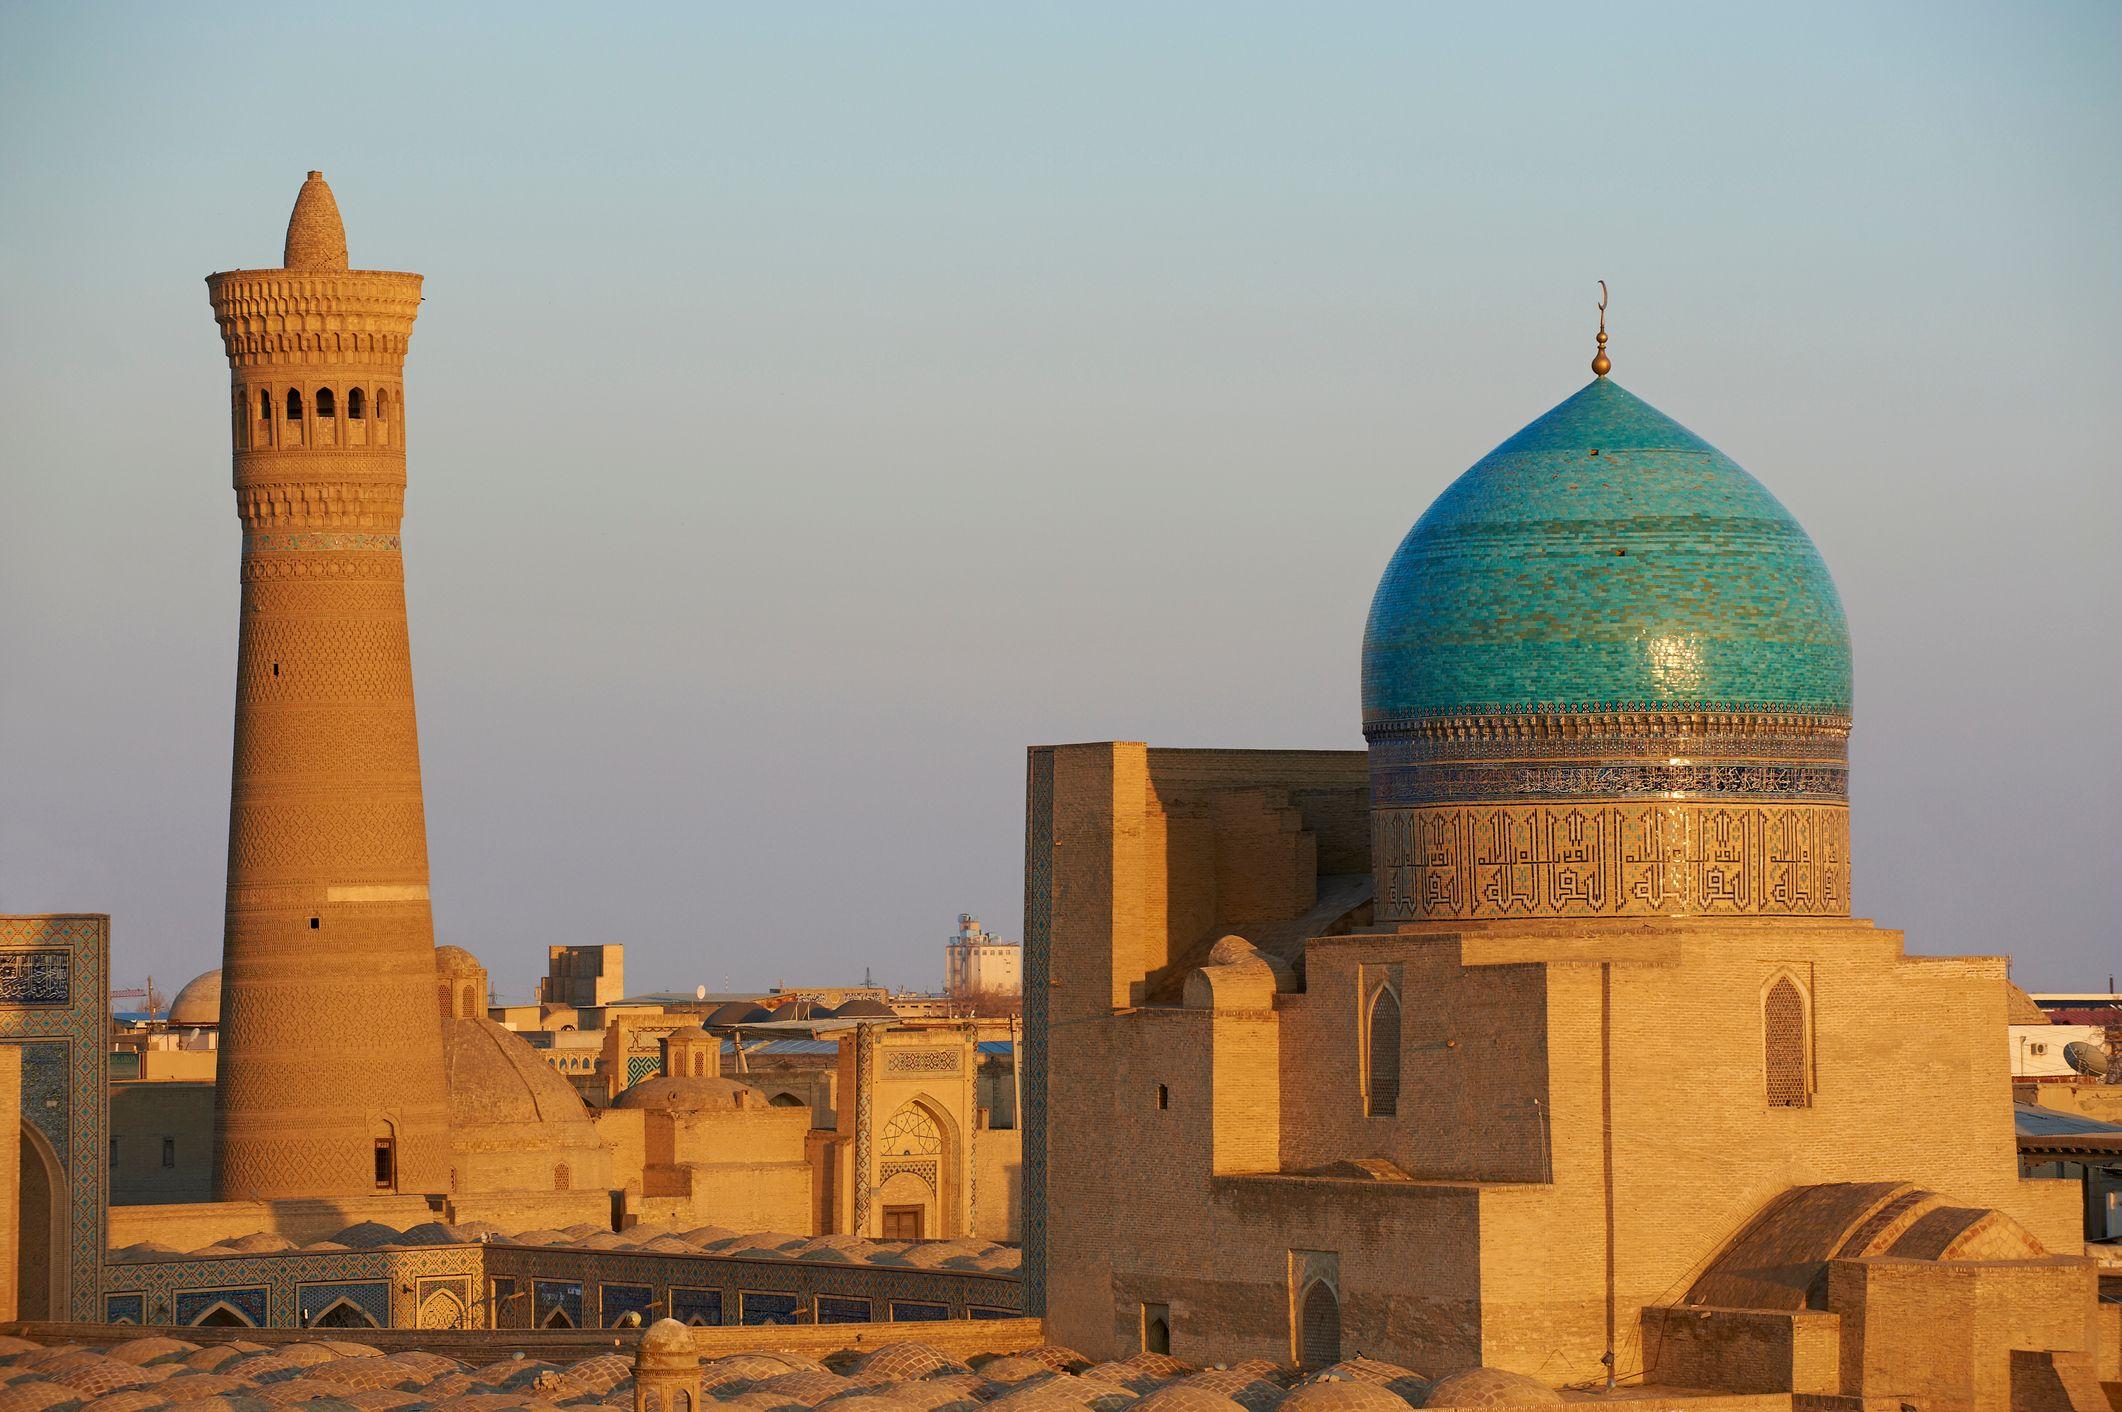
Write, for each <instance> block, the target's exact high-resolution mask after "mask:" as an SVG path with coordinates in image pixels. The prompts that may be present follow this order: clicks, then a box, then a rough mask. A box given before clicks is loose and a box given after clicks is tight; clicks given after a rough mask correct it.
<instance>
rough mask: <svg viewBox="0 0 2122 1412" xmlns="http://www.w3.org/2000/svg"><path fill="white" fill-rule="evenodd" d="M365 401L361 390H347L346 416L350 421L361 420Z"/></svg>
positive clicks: (350, 388) (354, 388)
mask: <svg viewBox="0 0 2122 1412" xmlns="http://www.w3.org/2000/svg"><path fill="white" fill-rule="evenodd" d="M363 400H364V399H363V397H362V394H361V389H360V388H358V387H349V388H348V389H347V390H346V415H347V419H348V420H349V421H356V422H358V421H360V420H361V416H362V402H363Z"/></svg>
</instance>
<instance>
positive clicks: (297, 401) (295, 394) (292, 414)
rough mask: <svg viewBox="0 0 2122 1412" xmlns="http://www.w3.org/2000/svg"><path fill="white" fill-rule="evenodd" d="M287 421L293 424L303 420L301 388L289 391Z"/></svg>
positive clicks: (292, 388)
mask: <svg viewBox="0 0 2122 1412" xmlns="http://www.w3.org/2000/svg"><path fill="white" fill-rule="evenodd" d="M287 419H288V420H289V421H291V422H299V421H301V420H302V389H301V388H299V387H291V388H289V389H288V390H287Z"/></svg>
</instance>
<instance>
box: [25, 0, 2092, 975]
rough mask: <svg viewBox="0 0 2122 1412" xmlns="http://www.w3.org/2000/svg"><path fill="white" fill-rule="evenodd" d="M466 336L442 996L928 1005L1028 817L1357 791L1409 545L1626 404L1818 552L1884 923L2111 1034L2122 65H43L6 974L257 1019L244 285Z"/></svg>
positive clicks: (1689, 45) (1531, 29)
mask: <svg viewBox="0 0 2122 1412" xmlns="http://www.w3.org/2000/svg"><path fill="white" fill-rule="evenodd" d="M311 167H318V168H322V169H323V170H324V172H325V173H326V175H327V177H328V178H329V179H330V181H331V183H332V185H333V187H334V189H335V190H336V192H337V194H338V198H339V204H340V207H341V209H342V211H343V212H344V213H345V217H346V224H347V233H348V241H349V245H350V249H351V252H352V256H353V262H354V263H355V264H356V265H357V266H368V267H380V268H387V269H411V270H418V271H422V272H424V273H425V274H426V276H427V290H426V292H427V302H426V304H425V306H424V308H423V310H422V313H421V316H420V321H419V325H418V329H417V331H416V334H415V337H414V339H413V345H412V357H411V360H410V362H409V364H408V367H407V380H408V398H407V412H408V418H409V424H410V436H409V444H410V447H411V457H412V459H411V467H410V472H411V490H410V498H409V511H408V519H407V526H406V528H407V534H406V544H407V551H408V580H409V593H410V601H411V613H412V634H413V653H414V667H415V671H416V674H417V682H418V692H419V709H420V731H421V746H422V759H423V764H424V768H425V772H426V782H427V810H428V825H429V834H430V840H431V856H432V864H433V871H434V883H433V895H434V898H435V916H436V924H437V925H436V930H437V937H438V940H441V941H446V942H453V943H456V944H459V945H463V946H467V947H469V948H471V949H472V950H474V951H476V952H477V953H479V954H480V955H481V956H482V957H483V958H484V959H485V960H486V962H487V963H488V965H489V966H490V968H491V969H492V971H493V973H494V976H495V980H496V983H497V985H498V986H499V987H500V988H501V989H502V990H503V991H504V992H505V993H506V992H516V993H521V992H522V991H524V990H525V989H527V987H528V984H529V981H530V977H531V976H532V975H533V974H534V973H535V972H536V971H537V970H539V969H541V967H542V956H543V950H542V948H543V947H545V946H546V945H547V944H550V943H559V942H606V941H620V942H624V943H626V945H627V948H628V963H629V977H630V980H631V981H632V983H633V986H634V987H635V988H636V989H647V988H651V987H664V986H680V985H682V986H686V987H690V986H692V985H694V984H696V983H705V984H708V985H710V986H711V987H719V986H721V985H722V984H723V982H724V981H725V980H727V981H729V982H731V983H733V984H735V985H737V986H752V985H763V984H769V983H772V982H774V981H776V980H786V981H788V982H791V983H794V982H798V981H816V982H822V981H846V980H849V979H858V978H859V977H860V976H861V975H862V973H863V970H864V968H865V967H874V969H875V971H876V974H877V977H878V978H879V979H880V980H888V981H891V982H893V983H898V984H911V985H922V986H933V985H935V984H937V983H938V982H939V981H940V978H941V966H942V956H941V953H940V946H941V943H942V941H943V939H944V937H945V935H946V934H947V933H948V932H949V931H950V930H951V928H952V926H953V925H954V919H955V916H956V914H957V913H958V912H959V911H961V910H969V911H972V912H975V913H977V914H978V915H979V916H980V917H981V918H982V919H983V920H984V921H986V922H987V923H988V924H989V925H990V926H991V927H992V928H993V929H995V930H996V931H999V932H1001V933H1002V934H1004V935H1006V936H1016V935H1018V934H1019V931H1020V928H1021V925H1022V922H1021V909H1022V891H1021V888H1022V857H1023V840H1022V835H1023V773H1024V756H1023V751H1024V747H1025V746H1026V745H1028V744H1033V743H1045V742H1054V741H1066V740H1083V739H1103V738H1113V737H1119V738H1127V739H1147V740H1149V741H1151V742H1154V743H1159V744H1165V745H1232V746H1317V747H1355V746H1358V745H1360V743H1361V740H1360V736H1359V733H1358V704H1357V679H1356V672H1357V652H1358V647H1359V644H1360V640H1361V636H1362V628H1363V619H1364V613H1365V610H1366V608H1367V606H1368V603H1369V599H1370V593H1371V589H1372V587H1373V586H1374V584H1375V583H1376V581H1377V577H1378V574H1379V572H1380V571H1381V570H1382V569H1383V567H1384V565H1385V562H1386V559H1387V558H1388V556H1389V555H1390V554H1391V552H1392V549H1393V546H1394V545H1395V544H1396V543H1397V541H1398V540H1399V538H1400V536H1401V535H1402V534H1403V533H1404V532H1405V530H1406V528H1407V526H1408V525H1409V524H1411V523H1412V522H1413V521H1414V519H1415V518H1416V517H1417V516H1418V515H1419V514H1420V513H1421V511H1422V509H1423V507H1424V506H1425V505H1427V503H1428V502H1429V500H1430V499H1431V497H1433V496H1434V495H1435V494H1436V493H1437V491H1438V490H1440V489H1441V488H1442V487H1443V486H1444V485H1445V484H1446V483H1447V482H1448V481H1449V480H1450V479H1451V478H1452V477H1453V476H1454V475H1456V474H1457V473H1458V472H1459V471H1461V470H1463V469H1464V468H1465V467H1466V466H1467V465H1469V464H1471V463H1472V462H1473V461H1474V460H1475V459H1477V458H1478V457H1479V456H1481V455H1482V454H1483V453H1484V452H1485V451H1487V450H1488V449H1489V448H1490V447H1491V446H1493V445H1494V444H1495V443H1496V442H1498V441H1500V440H1501V439H1502V438H1503V437H1505V436H1506V435H1508V434H1509V433H1510V432H1512V431H1513V430H1515V429H1516V428H1517V427H1518V426H1520V425H1521V424H1523V423H1524V422H1526V421H1528V420H1530V419H1531V418H1532V417H1533V416H1535V415H1537V414H1538V413H1540V412H1542V411H1544V410H1545V409H1546V408H1548V407H1549V406H1550V405H1552V404H1553V403H1555V402H1557V401H1559V400H1561V399H1562V398H1563V397H1564V396H1566V395H1567V394H1569V393H1570V392H1572V391H1573V390H1574V389H1575V388H1576V387H1577V386H1579V385H1580V384H1581V383H1582V382H1583V381H1585V380H1586V378H1587V377H1588V374H1587V372H1586V369H1585V364H1586V361H1587V360H1588V358H1589V357H1590V354H1591V334H1592V329H1593V312H1592V303H1593V299H1594V295H1595V284H1594V281H1595V280H1597V279H1599V278H1601V277H1603V278H1605V279H1607V280H1608V281H1609V282H1610V283H1611V285H1612V288H1613V308H1612V328H1613V335H1614V341H1613V356H1614V363H1615V373H1614V376H1615V379H1616V380H1617V381H1619V382H1621V383H1622V384H1624V385H1625V386H1627V387H1628V388H1630V389H1631V390H1632V391H1634V392H1636V393H1638V394H1639V395H1641V396H1644V397H1646V398H1647V399H1649V400H1650V401H1652V402H1653V403H1655V404H1656V405H1658V406H1659V407H1661V408H1663V409H1664V410H1665V411H1667V412H1668V413H1670V414H1672V415H1673V416H1675V417H1677V418H1679V419H1680V420H1681V421H1683V422H1685V423H1687V424H1688V425H1690V426H1692V427H1693V428H1695V429H1696V430H1697V431H1699V432H1701V433H1702V434H1704V435H1705V436H1707V437H1708V438H1709V439H1710V440H1712V441H1713V442H1715V443H1717V444H1718V445H1719V446H1721V447H1722V448H1723V449H1724V450H1725V451H1727V452H1728V453H1730V454H1731V455H1732V456H1733V457H1734V458H1736V459H1737V460H1738V461H1739V462H1740V463H1741V464H1743V465H1745V466H1747V467H1748V468H1749V469H1751V470H1752V471H1753V472H1754V473H1755V474H1756V475H1757V476H1759V477H1760V478H1761V479H1762V480H1764V481H1765V482H1766V483H1767V484H1768V485H1769V486H1770V487H1771V488H1772V489H1773V490H1774V491H1775V492H1776V493H1777V494H1778V495H1779V496H1780V497H1781V498H1782V499H1783V501H1784V502H1785V503H1786V504H1787V505H1789V506H1790V508H1791V509H1792V510H1793V511H1794V512H1795V513H1796V514H1797V515H1798V517H1799V518H1800V519H1801V520H1802V521H1803V522H1804V523H1805V524H1806V525H1807V527H1808V528H1809V529H1810V530H1811V531H1812V533H1813V535H1814V537H1815V539H1816V540H1817V541H1818V542H1819V544H1820V547H1821V549H1822V551H1823V552H1824V553H1825V555H1826V557H1827V561H1828V563H1829V564H1830V566H1831V567H1832V568H1833V570H1834V573H1835V576H1836V579H1837V581H1838V583H1839V585H1840V587H1841V591H1842V594H1843V597H1844V600H1845V602H1846V604H1847V607H1848V610H1849V617H1850V622H1851V627H1852V631H1853V633H1854V636H1855V640H1856V652H1857V696H1858V707H1857V710H1858V724H1857V731H1856V736H1855V744H1854V755H1855V770H1856V773H1855V781H1854V790H1855V801H1854V807H1855V810H1856V815H1855V830H1856V843H1855V847H1856V850H1857V851H1856V878H1857V882H1856V888H1857V893H1856V899H1857V905H1858V910H1859V911H1860V913H1862V914H1864V915H1868V916H1872V917H1876V918H1877V919H1879V920H1880V921H1881V922H1882V923H1883V924H1886V925H1890V926H1898V927H1905V928H1906V929H1907V931H1908V934H1909V940H1910V945H1911V946H1912V947H1913V948H1915V949H1918V950H1924V951H1938V952H1948V951H1977V952H1995V951H2009V952H2012V953H2015V954H2016V956H2017V958H2018V961H2017V970H2016V973H2015V974H2016V975H2017V977H2018V978H2019V979H2020V980H2021V981H2022V982H2024V983H2026V984H2028V985H2029V986H2032V987H2035V988H2063V987H2081V986H2082V987H2092V986H2098V985H2102V984H2104V983H2105V981H2106V977H2107V974H2108V973H2109V972H2110V971H2122V954H2118V953H2122V946H2118V945H2117V942H2118V940H2122V938H2118V932H2117V922H2118V917H2122V883H2118V874H2122V847H2118V839H2122V807H2118V803H2117V800H2118V798H2122V743H2118V734H2122V733H2118V730H2117V725H2116V715H2117V712H2116V703H2117V700H2118V698H2122V666H2118V662H2122V653H2118V650H2117V649H2118V646H2122V644H2118V641H2117V638H2118V633H2117V628H2116V617H2115V604H2116V602H2117V601H2118V599H2122V555H2118V553H2117V550H2116V545H2115V540H2116V533H2117V527H2118V524H2122V515H2118V509H2122V506H2118V495H2117V490H2116V482H2117V478H2118V475H2122V395H2118V388H2122V353H2118V348H2122V272H2118V265H2122V256H2118V250H2122V240H2118V235H2122V199H2118V189H2122V7H2118V6H2116V5H2114V4H2112V3H2109V2H2108V0H2099V2H2098V3H2087V4H2075V5H2072V4H2049V5H2012V6H1998V5H1973V4H1949V3H1937V2H1936V0H1929V2H1928V3H1921V4H1906V5H1890V4H1866V5H1844V4H1834V5H1827V4H1819V5H1808V4H1798V5H1753V6H1739V5H1701V4H1694V3H1689V4H1672V5H1664V6H1644V5H1633V4H1619V3H1615V4H1601V5H1582V4H1568V5H1549V6H1525V5H1511V6H1484V5H1451V6H1443V5H1436V6H1431V5H1397V4H1396V5H1376V6H1366V5H1282V6H1266V5H1240V4H1233V3H1226V2H1224V0H1219V2H1218V3H1202V4H1160V5H1154V6H1144V5H1132V4H1129V5H1108V6H1100V5H1085V4H1074V3H1071V4H1056V5H1051V6H1028V5H1019V4H1012V5H993V4H977V5H975V4H967V5H923V6H906V5H890V6H886V5H845V6H828V5H767V6H752V7H747V8H745V9H742V10H738V9H734V8H709V7H705V6H699V5H690V4H688V5H673V6H668V7H657V6H617V5H580V4H571V5H565V6H559V5H553V6H538V5H529V4H524V5H505V6H504V5H498V4H497V5H490V6H472V5H458V6H430V5H425V4H421V5H405V6H398V5H392V4H383V3H367V4H361V5H337V6H329V7H326V6H317V5H288V4H280V3H274V4H269V5H256V6H240V5H220V6H207V5H159V6H158V5H114V4H112V5H97V4H58V3H46V4H26V3H21V0H16V3H12V4H8V5H6V6H4V7H0V426H4V427H5V430H6V439H5V443H4V445H5V450H4V452H0V908H4V909H6V910H13V911H46V910H96V911H108V912H110V913H112V914H113V917H114V928H115V935H114V950H115V962H114V974H115V981H116V983H117V984H120V985H125V984H138V983H139V980H140V979H141V978H142V977H144V976H145V975H147V974H149V973H152V974H153V975H154V976H155V978H156V979H157V981H158V982H160V983H162V984H163V985H164V988H165V989H168V988H170V983H171V982H178V981H182V980H183V979H184V978H185V977H187V976H189V975H191V974H192V973H194V972H197V971H199V970H202V969H204V968H206V967H209V966H211V965H214V964H217V958H218V955H219V948H220V928H221V894H222V887H223V868H224V861H225V859H224V855H225V844H226V831H227V797H228V765H229V739H230V736H229V722H230V714H231V703H232V698H233V679H234V657H235V646H236V603H237V579H236V568H237V554H238V530H237V524H236V519H235V514H234V505H233V500H232V497H231V495H230V490H229V448H228V429H227V394H226V387H227V382H226V378H227V371H226V365H225V364H224V362H223V359H222V354H221V348H220V344H219V341H218V339H217V338H216V336H215V332H214V327H213V321H212V318H211V316H210V313H209V311H208V308H207V302H206V294H205V288H204V286H203V285H202V283H201V277H202V276H204V275H206V274H207V273H208V272H210V271H213V270H220V269H227V268H231V267H237V266H245V265H249V266H258V265H272V264H277V263H278V260H279V251H280V238H281V234H282V231H283V229H284V226H285V222H286V219H287V213H288V208H289V206H290V204H291V203H292V201H293V200H294V196H295V191H296V189H297V187H298V186H299V185H300V183H301V180H302V175H303V172H304V171H305V170H307V169H309V168H311Z"/></svg>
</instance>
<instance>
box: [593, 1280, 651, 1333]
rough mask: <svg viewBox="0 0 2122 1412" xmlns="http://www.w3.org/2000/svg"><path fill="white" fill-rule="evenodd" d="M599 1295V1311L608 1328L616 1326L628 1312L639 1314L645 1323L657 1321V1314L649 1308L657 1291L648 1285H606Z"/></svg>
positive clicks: (599, 1291)
mask: <svg viewBox="0 0 2122 1412" xmlns="http://www.w3.org/2000/svg"><path fill="white" fill-rule="evenodd" d="M598 1295H599V1301H598V1303H599V1312H600V1313H601V1314H602V1315H603V1317H604V1327H606V1328H607V1329H609V1328H614V1327H616V1326H617V1325H618V1323H619V1321H620V1320H621V1319H623V1318H625V1317H626V1316H627V1315H628V1314H639V1315H640V1316H641V1320H642V1322H643V1323H650V1324H652V1323H654V1322H655V1321H656V1317H657V1316H656V1315H655V1313H654V1312H653V1311H652V1310H651V1309H650V1308H649V1305H651V1304H652V1303H654V1302H655V1298H656V1292H655V1291H654V1290H652V1289H650V1288H649V1287H648V1286H647V1285H604V1286H602V1287H601V1288H600V1289H599V1290H598Z"/></svg>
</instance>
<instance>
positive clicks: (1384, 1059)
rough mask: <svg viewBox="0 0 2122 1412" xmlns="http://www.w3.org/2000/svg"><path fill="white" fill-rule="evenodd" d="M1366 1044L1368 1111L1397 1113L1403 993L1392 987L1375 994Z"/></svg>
mask: <svg viewBox="0 0 2122 1412" xmlns="http://www.w3.org/2000/svg"><path fill="white" fill-rule="evenodd" d="M1365 1044H1366V1046H1367V1047H1368V1049H1369V1051H1370V1053H1369V1056H1368V1057H1369V1060H1370V1064H1369V1071H1368V1073H1367V1074H1366V1076H1365V1088H1366V1090H1367V1092H1366V1094H1365V1099H1366V1107H1365V1111H1366V1112H1367V1113H1369V1114H1370V1116H1371V1117H1373V1118H1390V1117H1393V1116H1394V1115H1395V1114H1397V1113H1398V1112H1399V1111H1400V997H1399V996H1397V995H1395V994H1393V992H1392V989H1391V988H1390V987H1385V988H1381V989H1380V990H1379V991H1378V993H1377V994H1376V995H1375V996H1373V997H1372V998H1371V1002H1370V1027H1369V1033H1368V1035H1367V1036H1366V1037H1365Z"/></svg>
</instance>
